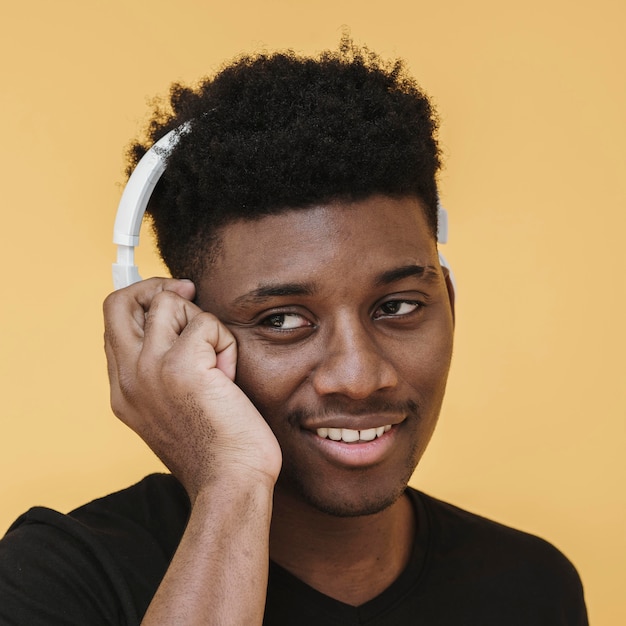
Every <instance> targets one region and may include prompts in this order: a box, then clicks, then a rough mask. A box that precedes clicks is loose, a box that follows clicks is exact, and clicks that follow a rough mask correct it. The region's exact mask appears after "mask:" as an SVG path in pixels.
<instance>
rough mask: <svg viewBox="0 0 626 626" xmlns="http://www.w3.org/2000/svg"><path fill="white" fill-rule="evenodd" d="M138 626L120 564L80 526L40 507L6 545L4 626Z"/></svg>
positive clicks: (0, 574) (0, 568)
mask: <svg viewBox="0 0 626 626" xmlns="http://www.w3.org/2000/svg"><path fill="white" fill-rule="evenodd" d="M138 623H139V621H138V619H137V616H136V611H135V608H134V606H133V603H132V599H131V597H130V594H129V592H128V590H127V589H126V586H125V582H124V579H123V576H122V575H121V573H120V572H119V571H117V566H116V564H115V562H114V561H113V559H112V558H111V557H110V555H109V554H108V553H107V550H106V548H104V547H103V546H102V545H100V544H99V543H98V541H97V540H95V539H94V538H93V536H92V535H90V533H88V532H87V531H86V530H85V529H83V528H82V526H81V524H80V522H77V521H76V520H73V519H71V518H69V517H67V516H64V515H61V514H60V513H57V512H56V511H52V510H50V509H45V508H41V507H37V508H35V509H31V510H30V511H28V512H27V513H25V514H24V515H22V516H21V517H20V518H19V519H18V520H17V521H16V522H15V523H14V524H13V525H12V526H11V528H10V529H9V530H8V532H7V534H6V536H5V537H4V538H3V539H2V541H0V626H13V625H15V626H18V625H19V626H23V625H24V624H28V625H29V626H44V625H46V626H50V625H53V626H56V625H76V626H78V625H81V626H84V625H85V624H89V625H90V626H100V625H111V624H120V625H124V626H130V625H133V626H134V625H135V624H138Z"/></svg>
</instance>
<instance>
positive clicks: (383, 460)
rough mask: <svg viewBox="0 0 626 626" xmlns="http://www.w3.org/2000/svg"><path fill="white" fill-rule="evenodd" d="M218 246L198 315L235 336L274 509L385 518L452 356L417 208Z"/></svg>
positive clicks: (322, 220)
mask: <svg viewBox="0 0 626 626" xmlns="http://www.w3.org/2000/svg"><path fill="white" fill-rule="evenodd" d="M221 235H222V236H221V246H220V253H219V255H218V258H217V259H216V260H215V262H214V263H213V264H212V265H211V267H210V269H209V271H208V272H207V276H206V277H205V278H204V279H203V280H202V281H200V282H199V284H198V285H197V288H198V304H199V305H200V306H201V307H202V308H203V309H205V310H208V311H211V312H212V313H214V314H215V315H217V317H219V318H220V319H221V320H222V321H223V322H224V323H225V324H226V325H227V326H228V327H229V328H230V330H231V331H232V332H233V334H234V335H235V337H236V338H237V342H238V346H239V358H238V365H237V379H236V382H237V384H238V385H239V386H240V387H241V388H242V389H243V390H244V392H245V393H246V394H247V395H248V396H249V397H250V399H251V400H252V401H253V402H254V404H255V405H256V407H257V408H258V409H259V411H260V412H261V414H262V415H263V416H264V417H265V419H266V420H267V422H268V423H269V425H270V427H271V428H272V430H273V432H274V434H275V435H276V438H277V439H278V442H279V444H280V446H281V449H282V453H283V470H282V473H281V475H280V478H279V481H278V484H277V486H276V497H277V498H281V497H282V498H285V499H291V500H294V499H296V500H297V501H299V502H300V503H303V504H305V505H311V506H314V507H315V508H316V509H318V510H321V511H324V512H326V513H330V514H332V515H340V516H353V515H364V514H370V513H374V512H377V511H380V510H383V509H384V508H386V507H387V506H389V505H390V504H392V503H393V502H394V501H395V500H396V499H397V498H398V497H399V496H400V495H401V494H402V492H403V491H404V489H405V487H406V484H407V482H408V480H409V478H410V476H411V474H412V473H413V470H414V469H415V466H416V465H417V463H418V461H419V459H420V457H421V456H422V454H423V452H424V450H425V448H426V446H427V444H428V441H429V440H430V437H431V435H432V433H433V430H434V428H435V424H436V422H437V417H438V414H439V410H440V407H441V402H442V400H443V395H444V389H445V384H446V378H447V374H448V368H449V365H450V358H451V353H452V331H453V321H452V310H451V305H450V299H449V294H448V290H447V287H446V280H445V277H444V274H443V273H442V270H441V268H440V266H439V261H438V257H437V249H436V244H435V241H434V238H433V236H432V234H431V233H430V231H429V229H428V226H427V223H426V219H425V217H424V214H423V210H422V209H421V207H420V204H419V201H418V200H417V199H415V198H403V199H391V198H388V197H382V196H374V197H371V198H368V199H366V200H364V201H360V202H355V203H333V204H331V205H325V206H319V207H316V208H312V209H305V210H298V211H288V212H286V213H281V214H279V215H273V216H267V217H263V218H261V219H259V220H256V221H240V222H236V223H234V224H229V225H227V226H225V227H224V228H223V229H222V231H221Z"/></svg>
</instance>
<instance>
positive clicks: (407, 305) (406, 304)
mask: <svg viewBox="0 0 626 626" xmlns="http://www.w3.org/2000/svg"><path fill="white" fill-rule="evenodd" d="M421 308H422V304H421V303H420V302H417V301H416V300H388V301H387V302H384V303H383V304H381V305H380V306H379V307H378V308H377V309H376V310H375V311H374V319H380V318H382V317H404V316H408V315H411V314H412V313H416V312H417V311H419V310H420V309H421Z"/></svg>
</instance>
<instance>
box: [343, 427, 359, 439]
mask: <svg viewBox="0 0 626 626" xmlns="http://www.w3.org/2000/svg"><path fill="white" fill-rule="evenodd" d="M341 440H342V441H345V442H346V443H354V442H355V441H358V440H359V431H358V430H351V429H350V428H342V429H341Z"/></svg>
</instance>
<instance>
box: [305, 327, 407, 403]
mask: <svg viewBox="0 0 626 626" xmlns="http://www.w3.org/2000/svg"><path fill="white" fill-rule="evenodd" d="M324 334H325V335H326V333H324ZM321 344H322V345H320V348H319V349H320V353H321V354H320V358H319V360H318V364H317V367H316V368H315V369H314V371H313V373H312V382H313V387H314V389H315V391H316V392H317V393H318V394H319V395H322V396H324V395H330V394H340V395H344V396H346V397H349V398H352V399H354V400H360V399H364V398H367V397H369V396H370V395H372V394H373V393H375V392H377V391H380V390H383V389H388V388H392V387H395V386H396V385H397V383H398V376H397V372H396V370H395V367H394V366H393V364H392V362H391V361H390V360H389V358H388V355H387V354H385V352H384V351H383V349H382V347H381V346H380V345H379V343H378V342H377V341H376V337H375V336H374V334H373V332H372V330H370V329H368V328H367V327H366V326H364V325H363V323H362V322H361V321H360V320H359V321H356V320H345V319H344V320H340V321H338V322H337V323H336V324H335V325H334V328H333V329H332V331H330V332H328V333H327V336H325V337H324V341H322V342H321Z"/></svg>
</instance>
